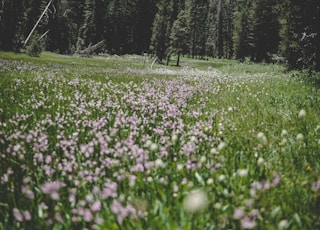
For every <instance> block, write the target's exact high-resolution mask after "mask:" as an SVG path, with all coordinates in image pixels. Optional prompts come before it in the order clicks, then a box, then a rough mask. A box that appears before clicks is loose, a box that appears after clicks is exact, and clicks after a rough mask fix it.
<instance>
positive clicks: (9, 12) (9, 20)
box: [0, 0, 26, 51]
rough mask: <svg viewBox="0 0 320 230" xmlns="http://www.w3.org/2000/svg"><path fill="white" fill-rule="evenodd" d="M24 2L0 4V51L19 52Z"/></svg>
mask: <svg viewBox="0 0 320 230" xmlns="http://www.w3.org/2000/svg"><path fill="white" fill-rule="evenodd" d="M25 11H26V2H25V0H3V1H2V2H1V13H0V14H1V16H0V17H1V20H0V34H1V38H0V49H2V50H7V51H9V50H15V51H19V49H20V48H21V46H22V42H23V39H24V30H25V29H24V28H25V26H24V25H25V20H26V17H25Z"/></svg>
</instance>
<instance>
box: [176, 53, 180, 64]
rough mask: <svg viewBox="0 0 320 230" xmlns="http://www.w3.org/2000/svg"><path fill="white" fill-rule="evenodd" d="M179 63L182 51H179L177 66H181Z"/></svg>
mask: <svg viewBox="0 0 320 230" xmlns="http://www.w3.org/2000/svg"><path fill="white" fill-rule="evenodd" d="M179 64H180V52H178V58H177V64H176V66H179Z"/></svg>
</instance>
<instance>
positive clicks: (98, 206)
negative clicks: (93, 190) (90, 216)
mask: <svg viewBox="0 0 320 230" xmlns="http://www.w3.org/2000/svg"><path fill="white" fill-rule="evenodd" d="M100 209H101V202H100V201H99V200H97V201H95V202H94V203H93V204H92V206H91V211H92V212H99V211H100Z"/></svg>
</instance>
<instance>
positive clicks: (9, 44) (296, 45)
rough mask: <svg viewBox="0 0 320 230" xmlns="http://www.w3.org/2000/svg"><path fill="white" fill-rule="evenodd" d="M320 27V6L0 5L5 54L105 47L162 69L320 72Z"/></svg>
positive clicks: (264, 2) (112, 1)
mask: <svg viewBox="0 0 320 230" xmlns="http://www.w3.org/2000/svg"><path fill="white" fill-rule="evenodd" d="M41 16H42V17H41ZM39 18H41V20H38V19H39ZM319 22H320V1H319V0H303V1H302V0H175V1H174V0H159V1H156V0H1V1H0V35H1V36H0V50H4V51H15V52H20V51H22V50H23V49H24V48H25V47H27V46H28V45H29V46H30V45H31V44H32V42H33V41H36V42H39V43H41V46H42V47H43V48H44V49H45V50H48V51H53V52H56V53H61V54H75V53H79V52H81V51H82V50H84V49H86V48H88V47H91V46H93V45H95V44H98V43H99V42H102V43H103V46H101V47H100V49H97V50H96V52H99V53H105V54H117V55H122V54H142V53H148V54H152V55H156V56H157V57H158V58H159V60H160V61H161V62H162V63H166V61H167V60H168V59H169V58H170V57H171V56H173V55H176V56H177V57H178V60H179V58H180V55H188V56H190V57H192V58H205V57H216V58H225V59H239V60H247V59H248V60H251V61H255V62H267V63H269V62H286V63H287V64H288V67H289V68H290V69H312V70H315V71H319V70H320V37H319V35H320V31H319V30H320V26H319ZM31 31H32V33H30V32H31ZM29 35H32V36H30V37H31V38H30V39H28V38H29ZM100 44H101V43H100ZM178 64H179V62H177V65H178Z"/></svg>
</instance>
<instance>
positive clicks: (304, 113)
mask: <svg viewBox="0 0 320 230" xmlns="http://www.w3.org/2000/svg"><path fill="white" fill-rule="evenodd" d="M306 115H307V113H306V111H305V110H304V109H301V110H300V112H299V114H298V117H299V118H304V117H305V116H306Z"/></svg>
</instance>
